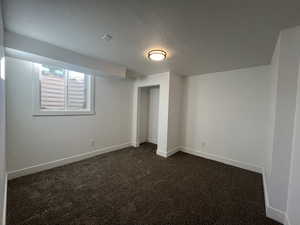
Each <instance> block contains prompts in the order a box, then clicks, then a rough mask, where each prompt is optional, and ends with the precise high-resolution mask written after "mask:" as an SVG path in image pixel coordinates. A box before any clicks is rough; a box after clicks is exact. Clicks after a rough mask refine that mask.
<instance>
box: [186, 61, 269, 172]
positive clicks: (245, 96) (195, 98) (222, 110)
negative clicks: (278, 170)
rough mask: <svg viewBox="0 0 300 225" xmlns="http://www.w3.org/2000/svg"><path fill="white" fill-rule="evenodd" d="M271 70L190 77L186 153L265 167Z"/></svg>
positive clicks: (250, 69)
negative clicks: (212, 156) (213, 156)
mask: <svg viewBox="0 0 300 225" xmlns="http://www.w3.org/2000/svg"><path fill="white" fill-rule="evenodd" d="M271 78H272V77H271V73H270V66H260V67H253V68H247V69H241V70H234V71H227V72H220V73H211V74H206V75H199V76H190V77H186V78H184V79H185V82H184V83H185V84H184V100H183V108H184V113H183V127H182V129H183V134H182V135H183V137H182V138H183V140H182V144H183V146H184V147H185V148H187V149H189V150H191V151H195V152H203V153H206V154H211V155H216V156H218V157H222V158H226V159H231V160H234V161H238V162H242V163H243V164H248V165H252V166H254V167H255V168H256V167H262V166H264V157H265V151H266V149H267V148H268V147H269V127H270V125H271V120H270V114H271V89H272V86H271Z"/></svg>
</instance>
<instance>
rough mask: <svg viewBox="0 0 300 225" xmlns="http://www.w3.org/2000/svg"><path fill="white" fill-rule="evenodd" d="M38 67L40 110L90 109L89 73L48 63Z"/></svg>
mask: <svg viewBox="0 0 300 225" xmlns="http://www.w3.org/2000/svg"><path fill="white" fill-rule="evenodd" d="M38 68H39V82H40V84H39V96H40V99H39V103H40V110H41V111H88V110H90V103H91V99H90V98H91V93H90V91H91V76H90V75H86V74H84V73H80V72H75V71H71V70H66V69H63V68H59V67H54V66H48V65H39V67H38Z"/></svg>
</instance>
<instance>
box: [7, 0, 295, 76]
mask: <svg viewBox="0 0 300 225" xmlns="http://www.w3.org/2000/svg"><path fill="white" fill-rule="evenodd" d="M4 22H5V28H6V29H7V30H9V31H12V32H16V33H19V34H22V35H25V36H29V37H31V38H35V39H38V40H41V41H45V42H48V43H51V44H54V45H57V46H60V47H63V48H66V49H70V50H73V51H76V52H79V53H82V54H85V55H88V56H93V57H96V58H100V59H107V60H110V61H112V62H115V63H118V64H121V65H125V66H127V67H128V68H129V69H130V70H131V71H133V72H136V73H138V74H151V73H157V72H164V71H167V70H173V71H176V72H178V73H181V74H183V75H194V74H203V73H209V72H217V71H225V70H231V69H238V68H243V67H250V66H255V65H263V64H269V63H270V60H271V57H272V53H273V49H274V46H275V42H276V40H277V37H278V34H279V31H280V30H281V29H283V28H287V27H292V26H295V25H299V24H300V1H299V0H298V1H289V0H285V1H283V0H280V1H277V0H251V1H248V0H244V1H241V0H235V1H233V0H227V1H220V0H190V1H189V0H186V1H184V0H180V1H178V0H148V1H144V0H51V1H49V0H22V1H20V0H4ZM105 33H109V34H111V35H112V37H113V38H112V40H111V41H110V42H106V41H104V40H102V39H101V36H102V35H104V34H105ZM152 48H163V49H165V50H166V51H168V53H169V58H168V60H167V61H165V62H163V63H155V62H150V61H148V60H147V59H146V58H145V51H147V50H148V49H152Z"/></svg>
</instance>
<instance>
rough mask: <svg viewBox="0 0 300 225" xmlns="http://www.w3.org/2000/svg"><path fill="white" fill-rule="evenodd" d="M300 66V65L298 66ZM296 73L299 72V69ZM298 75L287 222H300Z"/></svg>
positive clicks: (299, 82) (299, 109) (299, 94)
mask: <svg viewBox="0 0 300 225" xmlns="http://www.w3.org/2000/svg"><path fill="white" fill-rule="evenodd" d="M299 68H300V67H299ZM298 74H300V69H299V72H298ZM299 87H300V76H299V77H298V94H297V108H296V116H295V127H294V138H293V151H292V156H291V168H290V182H289V194H288V201H287V216H288V220H289V224H287V225H297V224H300V214H299V202H300V88H299Z"/></svg>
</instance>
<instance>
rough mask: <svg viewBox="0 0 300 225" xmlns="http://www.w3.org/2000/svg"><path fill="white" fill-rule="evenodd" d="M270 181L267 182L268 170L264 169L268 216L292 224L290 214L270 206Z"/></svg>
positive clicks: (286, 224) (284, 224)
mask: <svg viewBox="0 0 300 225" xmlns="http://www.w3.org/2000/svg"><path fill="white" fill-rule="evenodd" d="M267 184H268V182H267V172H266V170H265V169H263V187H264V196H265V207H266V216H267V217H268V218H270V219H273V220H275V221H277V222H279V223H282V224H283V225H290V223H289V220H288V216H287V213H286V212H283V211H281V210H279V209H275V208H273V207H271V206H270V202H269V192H268V185H267Z"/></svg>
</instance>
